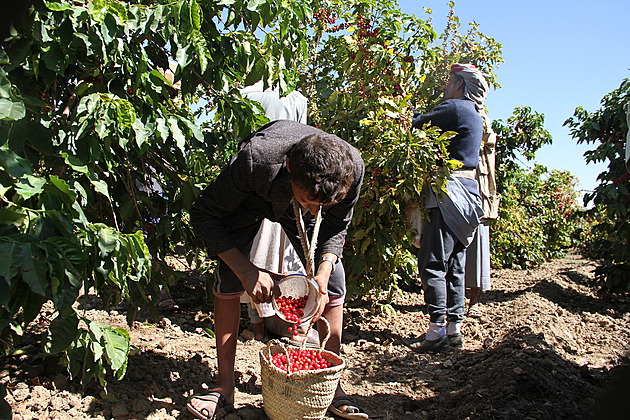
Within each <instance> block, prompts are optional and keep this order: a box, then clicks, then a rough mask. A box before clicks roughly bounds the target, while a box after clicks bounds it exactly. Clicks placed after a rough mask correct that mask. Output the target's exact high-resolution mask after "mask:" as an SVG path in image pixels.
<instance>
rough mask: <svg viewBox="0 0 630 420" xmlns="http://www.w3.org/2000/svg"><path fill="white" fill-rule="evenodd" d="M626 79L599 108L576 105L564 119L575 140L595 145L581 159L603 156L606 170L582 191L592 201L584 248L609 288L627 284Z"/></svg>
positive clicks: (629, 89) (629, 177) (623, 288)
mask: <svg viewBox="0 0 630 420" xmlns="http://www.w3.org/2000/svg"><path fill="white" fill-rule="evenodd" d="M629 103H630V80H629V79H625V80H624V81H623V82H622V83H621V85H620V86H619V88H618V89H616V90H614V91H613V92H611V93H609V94H608V95H606V96H604V98H603V99H602V101H601V108H600V109H599V110H597V111H595V112H588V111H586V110H585V109H584V108H582V107H578V108H577V109H576V110H575V113H574V114H573V116H572V117H571V118H569V119H568V120H567V121H566V122H565V125H567V126H568V127H569V128H570V129H571V135H572V136H573V138H575V139H576V140H577V142H578V144H580V143H586V144H592V145H594V146H595V149H593V150H589V151H587V152H586V153H584V157H585V158H586V162H587V163H589V162H606V163H607V164H608V168H607V170H605V171H604V172H602V173H600V174H599V175H598V177H597V179H598V180H599V185H598V186H597V187H595V191H592V192H590V193H587V194H586V195H585V196H584V205H585V206H588V205H589V204H593V207H592V208H590V209H589V210H588V211H587V216H588V217H589V218H590V219H591V220H592V221H593V225H592V228H591V229H590V230H587V231H586V232H585V235H584V251H585V252H586V253H587V254H588V255H590V256H591V257H594V258H597V259H600V260H601V265H600V266H599V267H598V268H597V269H596V275H597V277H598V279H599V280H600V281H601V282H602V284H603V285H604V286H605V287H607V288H608V289H610V290H612V291H617V292H627V291H628V290H630V173H629V172H628V168H627V167H626V166H625V163H624V161H625V156H624V145H625V142H626V138H627V134H628V122H627V121H628V120H627V113H628V112H630V110H629V109H628V104H629Z"/></svg>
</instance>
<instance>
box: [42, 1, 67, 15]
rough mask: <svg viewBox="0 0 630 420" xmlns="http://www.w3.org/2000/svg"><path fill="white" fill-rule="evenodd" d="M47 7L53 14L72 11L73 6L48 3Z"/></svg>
mask: <svg viewBox="0 0 630 420" xmlns="http://www.w3.org/2000/svg"><path fill="white" fill-rule="evenodd" d="M46 7H47V8H48V9H49V10H52V11H53V12H63V11H64V10H68V9H70V8H71V7H72V6H71V5H69V4H64V3H58V2H52V1H47V2H46Z"/></svg>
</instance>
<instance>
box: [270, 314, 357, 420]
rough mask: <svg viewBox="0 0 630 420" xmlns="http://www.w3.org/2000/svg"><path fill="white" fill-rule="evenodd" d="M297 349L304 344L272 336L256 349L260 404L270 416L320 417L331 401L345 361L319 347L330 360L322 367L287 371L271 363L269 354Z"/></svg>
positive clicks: (278, 419) (285, 419)
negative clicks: (260, 387) (258, 368)
mask: <svg viewBox="0 0 630 420" xmlns="http://www.w3.org/2000/svg"><path fill="white" fill-rule="evenodd" d="M322 319H324V318H322ZM325 342H326V340H324V344H323V345H325ZM323 345H322V347H323ZM300 349H304V346H302V347H297V346H292V345H288V344H285V343H282V342H280V341H278V340H272V341H270V342H268V343H267V345H266V346H265V347H263V348H262V349H261V350H260V367H261V377H262V395H263V405H264V408H265V413H267V416H268V417H269V419H270V420H302V419H306V420H320V419H322V418H324V416H325V415H326V410H327V409H328V407H329V406H330V404H331V403H332V400H333V397H334V395H335V390H336V389H337V385H338V384H339V380H340V379H341V374H342V372H343V369H344V368H345V367H346V363H345V362H344V361H343V359H342V358H341V357H339V356H338V355H336V354H335V353H332V352H330V351H327V350H323V349H320V350H318V351H319V352H321V355H322V357H323V358H324V359H326V360H328V361H329V362H330V363H332V366H331V367H329V368H326V369H318V370H301V371H297V372H293V373H287V372H286V371H284V370H281V369H279V368H278V367H276V366H275V365H274V364H273V363H271V356H272V355H273V354H276V353H286V354H287V359H288V351H289V350H300Z"/></svg>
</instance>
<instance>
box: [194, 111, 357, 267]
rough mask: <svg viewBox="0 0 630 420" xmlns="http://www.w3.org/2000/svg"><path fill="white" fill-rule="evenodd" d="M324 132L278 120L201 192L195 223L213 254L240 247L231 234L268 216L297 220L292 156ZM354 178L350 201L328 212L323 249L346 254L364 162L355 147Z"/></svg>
mask: <svg viewBox="0 0 630 420" xmlns="http://www.w3.org/2000/svg"><path fill="white" fill-rule="evenodd" d="M318 132H320V133H321V130H319V129H317V128H314V127H311V126H308V125H304V124H301V123H298V122H294V121H286V120H279V121H274V122H271V123H269V124H267V125H266V126H264V127H262V128H261V129H259V130H258V131H256V132H254V133H253V134H252V135H251V136H250V137H248V138H247V139H245V140H244V141H243V142H242V143H241V144H240V147H239V151H238V152H237V154H236V155H235V156H234V157H233V158H232V161H231V162H230V163H229V164H228V165H227V167H225V168H224V169H223V170H222V171H221V173H220V174H219V175H218V176H217V177H216V178H215V179H214V181H212V183H211V184H210V185H209V186H208V187H207V188H206V189H205V190H204V191H203V192H202V193H201V195H200V196H199V197H198V198H197V200H196V202H195V204H194V205H193V207H192V209H191V211H190V217H191V224H192V226H193V229H194V231H195V233H196V235H197V236H198V237H199V238H200V239H201V240H203V242H204V244H205V245H206V247H207V250H208V253H209V254H210V255H212V256H216V255H217V254H220V253H221V252H224V251H227V250H229V249H231V248H234V247H235V244H234V242H233V241H232V240H231V238H230V231H232V230H237V229H239V228H244V227H247V226H251V225H252V224H254V223H256V222H258V221H261V220H262V219H263V218H267V219H269V220H271V221H279V220H280V219H281V218H284V217H289V218H293V208H292V206H291V199H292V197H293V192H292V190H291V176H290V174H289V172H288V171H287V167H286V158H287V155H288V154H289V152H290V150H291V148H292V147H293V145H295V144H296V143H297V142H298V141H300V140H301V139H302V138H304V137H306V136H308V135H310V134H314V133H318ZM351 153H352V156H353V158H352V160H353V162H354V168H355V170H354V180H353V182H352V186H351V188H350V190H349V192H348V194H347V195H346V197H345V198H344V199H343V200H342V201H340V202H339V203H337V204H334V205H332V206H326V207H324V209H323V213H322V215H323V219H322V224H321V228H320V233H319V237H318V245H317V248H318V251H319V252H321V253H326V252H330V253H333V254H335V255H337V256H338V257H341V256H342V253H343V244H344V242H345V237H346V234H347V229H348V225H349V224H350V221H351V219H352V212H353V208H354V205H355V204H356V202H357V200H358V199H359V193H360V190H361V183H362V182H363V173H364V164H363V159H362V158H361V155H360V154H359V152H358V151H357V150H356V149H355V148H353V147H351Z"/></svg>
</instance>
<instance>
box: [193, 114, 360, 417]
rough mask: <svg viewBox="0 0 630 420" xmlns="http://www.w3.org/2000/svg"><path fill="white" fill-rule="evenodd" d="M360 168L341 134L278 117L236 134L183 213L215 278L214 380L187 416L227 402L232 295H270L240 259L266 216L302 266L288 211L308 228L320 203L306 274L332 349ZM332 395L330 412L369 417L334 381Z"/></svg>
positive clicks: (262, 277)
mask: <svg viewBox="0 0 630 420" xmlns="http://www.w3.org/2000/svg"><path fill="white" fill-rule="evenodd" d="M363 175H364V163H363V160H362V158H361V155H360V154H359V152H358V151H357V150H356V149H355V148H354V147H352V146H350V145H349V144H348V143H346V142H345V141H343V140H341V139H340V138H339V137H337V136H333V135H331V134H328V133H325V132H323V131H321V130H319V129H316V128H314V127H310V126H308V125H305V124H300V123H298V122H294V121H285V120H280V121H274V122H271V123H269V124H267V125H265V126H264V127H262V128H261V129H259V130H258V131H256V132H254V133H253V134H252V135H251V136H249V137H248V138H247V139H245V140H244V141H242V142H241V143H240V144H239V150H238V152H237V153H236V155H235V156H234V157H233V158H232V160H231V162H230V163H229V164H228V165H227V167H226V168H224V169H223V170H222V171H221V173H220V174H219V175H218V176H217V178H216V179H214V181H212V182H211V183H210V185H209V186H208V187H207V188H206V189H205V190H204V191H203V192H202V193H201V194H200V196H199V197H198V198H197V200H196V202H195V204H194V205H193V207H192V209H191V211H190V216H191V224H192V226H193V229H194V231H195V234H196V235H197V236H198V237H199V238H200V239H201V240H203V242H204V244H205V246H206V248H207V251H208V254H209V255H211V256H214V258H217V259H218V265H217V268H216V270H215V282H214V295H215V297H216V299H215V302H214V326H215V334H216V345H217V364H218V377H217V383H216V386H215V388H214V389H212V390H211V391H210V392H208V393H205V394H199V395H193V396H191V397H190V399H189V402H188V405H187V408H188V410H189V411H190V412H191V413H193V414H194V415H195V416H197V417H199V418H204V419H205V418H214V415H215V413H216V411H217V410H219V409H220V408H229V407H230V406H231V405H232V404H233V403H234V386H235V383H234V362H235V356H236V343H237V337H238V328H239V323H240V299H239V298H240V296H241V295H242V294H243V293H247V294H249V296H250V298H251V299H252V301H253V302H254V303H256V304H259V303H261V302H271V299H272V290H273V288H274V285H275V283H274V279H273V278H272V277H271V275H270V274H269V273H268V272H266V271H263V270H260V269H259V268H257V267H256V266H255V265H254V264H252V263H251V261H250V260H249V258H248V257H247V255H248V253H249V249H250V247H251V243H252V240H253V239H254V237H255V236H256V233H257V232H258V228H259V226H260V224H261V222H262V220H263V219H265V218H266V219H269V220H271V221H275V222H278V223H280V225H281V226H282V228H283V229H284V231H285V232H286V234H287V235H288V237H289V239H290V240H291V242H292V243H293V246H294V248H295V250H296V251H297V252H298V253H299V254H300V258H301V259H302V263H303V264H304V265H306V261H305V253H304V250H303V248H302V245H301V242H300V237H299V234H298V228H297V225H296V220H299V219H297V217H296V215H295V213H296V212H297V213H302V212H301V211H299V208H300V206H301V208H304V209H306V210H307V212H304V214H305V217H304V218H303V219H304V224H305V226H306V231H307V233H308V235H311V234H312V230H313V227H314V217H312V216H313V215H315V214H317V213H318V211H320V209H321V214H322V221H321V225H320V226H319V229H320V230H319V235H318V241H317V248H316V251H315V264H316V267H317V268H316V270H315V271H316V274H315V277H314V279H315V281H316V282H317V284H318V285H319V287H320V292H321V293H322V305H321V306H320V309H319V311H318V313H317V314H316V319H317V318H319V317H320V316H323V317H325V318H326V319H327V321H328V323H329V324H330V334H331V336H330V339H329V340H328V342H327V344H326V347H325V348H326V350H329V351H332V352H335V353H339V350H340V345H341V332H342V325H343V303H344V298H345V294H346V284H345V272H344V269H343V265H342V263H341V257H342V251H343V244H344V241H345V237H346V234H347V228H348V225H349V223H350V221H351V218H352V213H353V208H354V205H355V204H356V202H357V200H358V198H359V192H360V189H361V183H362V182H363ZM293 203H297V204H299V206H297V205H294V204H293ZM296 209H298V210H297V211H295V210H296ZM308 213H310V215H309V214H308ZM276 286H277V285H276ZM276 293H277V290H276ZM322 330H323V327H322ZM335 398H336V399H335V400H333V404H334V406H333V405H331V410H333V409H334V410H341V412H342V413H343V414H346V413H347V414H346V415H353V416H355V417H349V418H357V419H359V418H367V415H365V414H363V413H360V411H361V410H360V409H359V408H358V407H356V405H354V404H353V403H352V402H351V401H349V400H348V397H347V396H346V394H345V392H344V391H343V389H342V387H341V385H339V387H338V388H337V390H336V391H335Z"/></svg>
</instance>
